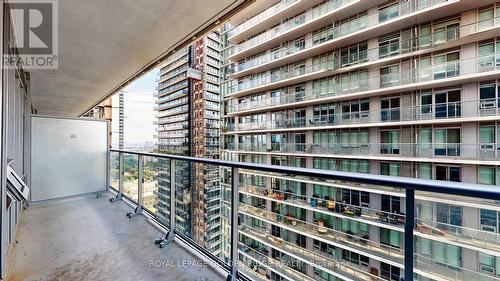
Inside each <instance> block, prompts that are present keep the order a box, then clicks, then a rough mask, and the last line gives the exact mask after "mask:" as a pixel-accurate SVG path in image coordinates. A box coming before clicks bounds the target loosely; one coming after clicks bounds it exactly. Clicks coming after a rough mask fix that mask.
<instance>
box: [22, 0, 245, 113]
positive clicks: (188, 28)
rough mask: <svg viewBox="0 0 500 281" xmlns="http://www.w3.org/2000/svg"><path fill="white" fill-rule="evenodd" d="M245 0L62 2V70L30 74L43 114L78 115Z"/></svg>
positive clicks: (60, 45)
mask: <svg viewBox="0 0 500 281" xmlns="http://www.w3.org/2000/svg"><path fill="white" fill-rule="evenodd" d="M242 2H243V0H209V1H206V0H205V1H202V0H140V1H137V0H85V1H81V0H64V1H58V5H59V13H58V15H59V56H58V57H59V67H58V69H55V70H43V69H42V70H32V71H30V72H31V92H32V97H33V104H34V107H35V108H36V109H37V110H38V113H39V114H47V115H58V116H75V117H76V116H79V115H80V114H82V113H83V111H85V110H86V109H88V108H89V107H91V106H92V105H93V104H94V103H95V102H97V101H98V100H99V99H100V98H103V97H104V96H105V95H106V94H107V93H109V91H111V90H112V89H114V88H115V87H116V86H117V85H119V84H120V83H122V82H124V81H126V80H127V79H129V78H130V77H131V76H133V75H134V73H136V72H137V71H138V70H139V69H141V68H142V67H144V66H145V65H147V64H148V63H150V62H152V61H153V60H155V59H156V58H158V57H159V56H160V55H162V54H163V53H164V52H165V51H167V50H169V49H170V48H171V47H172V46H174V45H175V44H176V43H178V42H179V40H181V39H183V38H185V37H186V36H190V35H191V33H192V32H193V31H196V30H200V29H202V28H203V27H205V26H206V25H207V24H209V23H211V22H212V21H215V20H216V19H217V18H218V17H220V16H222V15H223V14H226V13H227V12H229V11H230V10H232V9H234V8H235V7H236V6H238V5H239V4H241V3H242Z"/></svg>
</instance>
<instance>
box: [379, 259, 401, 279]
mask: <svg viewBox="0 0 500 281" xmlns="http://www.w3.org/2000/svg"><path fill="white" fill-rule="evenodd" d="M380 277H382V278H383V279H385V280H391V281H399V280H401V270H400V269H399V267H396V266H393V265H390V264H387V263H384V262H380Z"/></svg>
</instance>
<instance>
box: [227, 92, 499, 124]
mask: <svg viewBox="0 0 500 281" xmlns="http://www.w3.org/2000/svg"><path fill="white" fill-rule="evenodd" d="M499 105H500V102H499V101H498V100H497V99H484V100H479V101H463V102H449V103H442V104H427V105H417V106H408V107H401V108H391V109H380V110H369V111H356V112H349V113H338V114H325V115H317V116H312V117H309V118H307V117H306V118H290V119H287V118H283V119H282V120H275V121H260V122H249V123H238V124H229V125H228V126H227V131H228V132H245V131H255V130H282V129H292V128H293V129H302V128H304V129H310V128H317V127H332V126H345V125H366V124H377V125H380V124H379V123H389V124H388V125H390V123H393V122H413V121H427V120H436V121H438V120H447V119H457V118H477V117H485V116H498V115H500V106H499ZM341 106H342V104H340V103H339V105H338V107H337V109H340V108H341Z"/></svg>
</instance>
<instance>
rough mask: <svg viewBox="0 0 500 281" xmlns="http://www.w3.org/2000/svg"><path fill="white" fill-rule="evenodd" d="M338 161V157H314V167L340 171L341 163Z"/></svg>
mask: <svg viewBox="0 0 500 281" xmlns="http://www.w3.org/2000/svg"><path fill="white" fill-rule="evenodd" d="M338 162H339V161H338V159H331V158H319V157H314V158H313V168H314V169H323V170H332V171H338V170H339V163H338Z"/></svg>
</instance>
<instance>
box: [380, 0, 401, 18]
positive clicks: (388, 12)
mask: <svg viewBox="0 0 500 281" xmlns="http://www.w3.org/2000/svg"><path fill="white" fill-rule="evenodd" d="M398 16H399V3H398V2H395V3H394V4H391V5H389V6H386V7H383V8H380V9H379V12H378V21H379V23H381V22H384V21H388V20H390V19H392V18H395V17H398Z"/></svg>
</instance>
